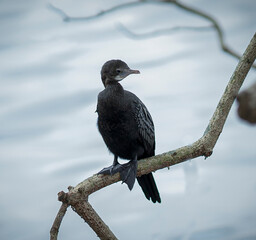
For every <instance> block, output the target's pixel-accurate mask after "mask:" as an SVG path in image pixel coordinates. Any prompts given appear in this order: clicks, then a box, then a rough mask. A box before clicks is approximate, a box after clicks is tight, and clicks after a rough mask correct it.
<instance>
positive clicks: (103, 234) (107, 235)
mask: <svg viewBox="0 0 256 240" xmlns="http://www.w3.org/2000/svg"><path fill="white" fill-rule="evenodd" d="M255 58H256V34H254V36H253V38H252V40H251V42H250V44H249V45H248V47H247V49H246V50H245V53H244V54H243V56H242V58H241V60H240V61H239V63H238V65H237V67H236V69H235V71H234V73H233V75H232V77H231V79H230V81H229V83H228V85H227V87H226V89H225V91H224V93H223V95H222V97H221V99H220V101H219V103H218V106H217V108H216V110H215V112H214V114H213V116H212V118H211V120H210V122H209V125H208V126H207V128H206V130H205V132H204V134H203V136H202V137H201V138H200V139H198V140H197V141H196V142H194V143H193V144H191V145H188V146H184V147H181V148H178V149H176V150H173V151H170V152H166V153H163V154H159V155H157V156H154V157H151V158H147V159H143V160H140V161H139V163H138V172H137V175H138V176H141V175H143V174H147V173H149V172H152V171H156V170H159V169H162V168H165V167H169V166H172V165H175V164H178V163H181V162H184V161H186V160H189V159H193V158H196V157H199V156H204V157H209V156H210V155H211V154H212V151H213V148H214V146H215V144H216V142H217V140H218V138H219V135H220V134H221V132H222V129H223V126H224V124H225V121H226V119H227V116H228V113H229V111H230V108H231V106H232V104H233V102H234V100H235V98H236V96H237V94H238V91H239V89H240V87H241V85H242V84H243V82H244V79H245V77H246V75H247V73H248V72H249V70H250V68H251V66H252V64H253V62H254V61H255ZM119 180H120V175H119V173H117V174H115V175H113V176H104V175H93V176H92V177H89V178H87V179H85V180H84V181H83V182H81V183H79V184H78V185H77V186H76V187H74V188H70V189H69V190H70V191H69V192H68V193H64V192H60V193H59V200H60V201H62V202H63V204H67V205H71V207H72V209H73V210H74V211H75V212H77V214H78V215H79V216H81V217H82V218H83V219H84V220H85V221H86V222H87V223H88V224H89V225H90V227H91V228H92V229H93V230H94V231H95V233H96V234H97V235H98V237H99V238H100V239H102V240H107V239H111V240H112V239H117V238H116V237H115V236H114V234H113V233H112V232H111V230H110V229H109V228H108V226H107V225H106V224H105V223H104V222H103V220H102V219H101V218H100V217H99V216H98V214H97V213H96V212H95V210H94V209H93V208H92V206H91V205H90V204H89V202H88V197H89V195H90V194H92V193H94V192H95V191H98V190H100V189H101V188H104V187H106V186H108V185H110V184H113V183H115V182H118V181H119ZM63 216H64V215H63ZM60 222H61V221H60ZM59 225H60V224H59ZM56 231H57V230H56V229H55V230H54V232H56ZM57 232H58V231H57ZM55 239H56V238H55Z"/></svg>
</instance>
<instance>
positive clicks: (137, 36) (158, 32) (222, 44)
mask: <svg viewBox="0 0 256 240" xmlns="http://www.w3.org/2000/svg"><path fill="white" fill-rule="evenodd" d="M161 2H162V3H173V4H175V5H176V6H177V7H179V8H181V9H184V10H186V11H188V12H191V13H193V14H196V15H198V16H200V17H203V18H204V19H206V20H208V21H210V22H211V24H212V27H213V28H214V29H215V30H216V32H217V36H218V39H219V42H220V47H221V49H222V50H223V51H224V52H226V53H228V54H230V55H232V56H233V57H235V58H237V59H240V58H241V55H240V54H238V53H237V52H235V51H234V50H232V49H231V48H230V47H229V46H228V45H227V44H226V43H225V42H224V36H223V35H224V34H223V31H222V29H221V27H220V25H219V24H218V22H217V21H216V20H215V19H214V18H213V17H211V16H210V15H208V14H206V13H204V12H203V11H200V10H198V9H195V8H193V7H190V6H188V5H186V4H184V3H181V2H180V1H177V0H161V1H150V0H140V1H136V2H128V3H123V4H120V5H117V6H114V7H112V8H109V9H107V10H103V11H101V12H98V13H97V14H94V15H91V16H87V17H70V16H68V15H67V14H66V13H65V12H64V11H63V10H61V9H59V8H57V7H55V6H53V5H52V4H48V7H49V9H51V10H53V11H54V12H56V13H57V14H58V15H60V16H61V17H62V19H63V21H66V22H69V21H86V20H92V19H96V18H98V17H101V16H103V15H106V14H109V13H112V12H115V11H118V10H120V9H124V8H128V7H132V6H136V5H140V4H143V3H151V4H160V3H161ZM206 28H207V27H174V28H169V29H162V30H156V31H153V32H151V33H144V34H136V33H134V32H132V31H130V30H128V29H127V28H125V27H124V26H121V28H120V29H121V30H122V31H123V32H124V33H125V34H126V35H127V36H128V37H131V38H133V39H144V38H150V37H155V36H159V35H163V34H170V33H174V32H176V31H177V30H181V29H182V30H199V29H200V30H205V29H206ZM252 67H253V68H256V64H253V65H252Z"/></svg>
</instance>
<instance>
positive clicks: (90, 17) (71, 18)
mask: <svg viewBox="0 0 256 240" xmlns="http://www.w3.org/2000/svg"><path fill="white" fill-rule="evenodd" d="M142 2H143V1H141V2H137V1H136V2H127V3H123V4H120V5H117V6H114V7H111V8H109V9H107V10H102V11H100V12H98V13H96V14H95V15H91V16H87V17H71V16H69V15H68V14H66V13H65V12H64V11H63V10H61V9H60V8H57V7H55V6H54V5H52V4H51V3H49V4H48V8H49V9H51V10H53V11H54V12H56V13H57V14H58V15H60V16H61V17H62V20H63V21H65V22H70V21H87V20H93V19H95V18H98V17H102V16H104V15H106V14H109V13H112V12H115V11H118V10H120V9H124V8H128V7H132V6H135V5H138V4H142Z"/></svg>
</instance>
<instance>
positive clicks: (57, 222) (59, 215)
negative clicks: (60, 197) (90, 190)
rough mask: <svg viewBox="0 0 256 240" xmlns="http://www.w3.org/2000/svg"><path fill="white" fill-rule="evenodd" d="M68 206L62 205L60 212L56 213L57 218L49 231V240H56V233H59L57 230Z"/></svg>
mask: <svg viewBox="0 0 256 240" xmlns="http://www.w3.org/2000/svg"><path fill="white" fill-rule="evenodd" d="M68 206H69V205H68V204H67V203H62V204H61V207H60V210H59V211H58V213H57V216H56V218H55V220H54V222H53V225H52V228H51V231H50V239H51V240H57V238H58V233H59V228H60V225H61V222H62V219H63V217H64V216H65V214H66V211H67V208H68Z"/></svg>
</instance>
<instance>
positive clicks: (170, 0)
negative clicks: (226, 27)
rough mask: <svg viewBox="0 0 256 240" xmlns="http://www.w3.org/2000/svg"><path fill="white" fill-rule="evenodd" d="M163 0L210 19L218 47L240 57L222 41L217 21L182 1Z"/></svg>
mask: <svg viewBox="0 0 256 240" xmlns="http://www.w3.org/2000/svg"><path fill="white" fill-rule="evenodd" d="M162 1H163V2H169V3H173V4H175V5H176V6H178V7H179V8H182V9H184V10H186V11H188V12H191V13H194V14H196V15H198V16H201V17H203V18H205V19H206V20H208V21H210V22H211V23H212V25H213V27H214V28H215V30H216V32H217V36H218V39H219V42H220V47H221V49H222V50H223V51H224V52H226V53H229V54H230V55H232V56H233V57H236V58H237V59H240V58H241V55H240V54H238V53H236V52H235V51H233V50H231V48H230V47H229V46H228V45H227V44H226V43H225V42H224V37H223V35H224V34H223V31H222V29H221V27H220V25H219V24H218V22H217V21H216V20H215V19H214V18H213V17H211V16H210V15H208V14H206V13H204V12H203V11H200V10H198V9H195V8H193V7H190V6H188V5H186V4H184V3H181V2H180V1H177V0H162ZM252 67H253V68H256V65H255V64H254V65H252Z"/></svg>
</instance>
